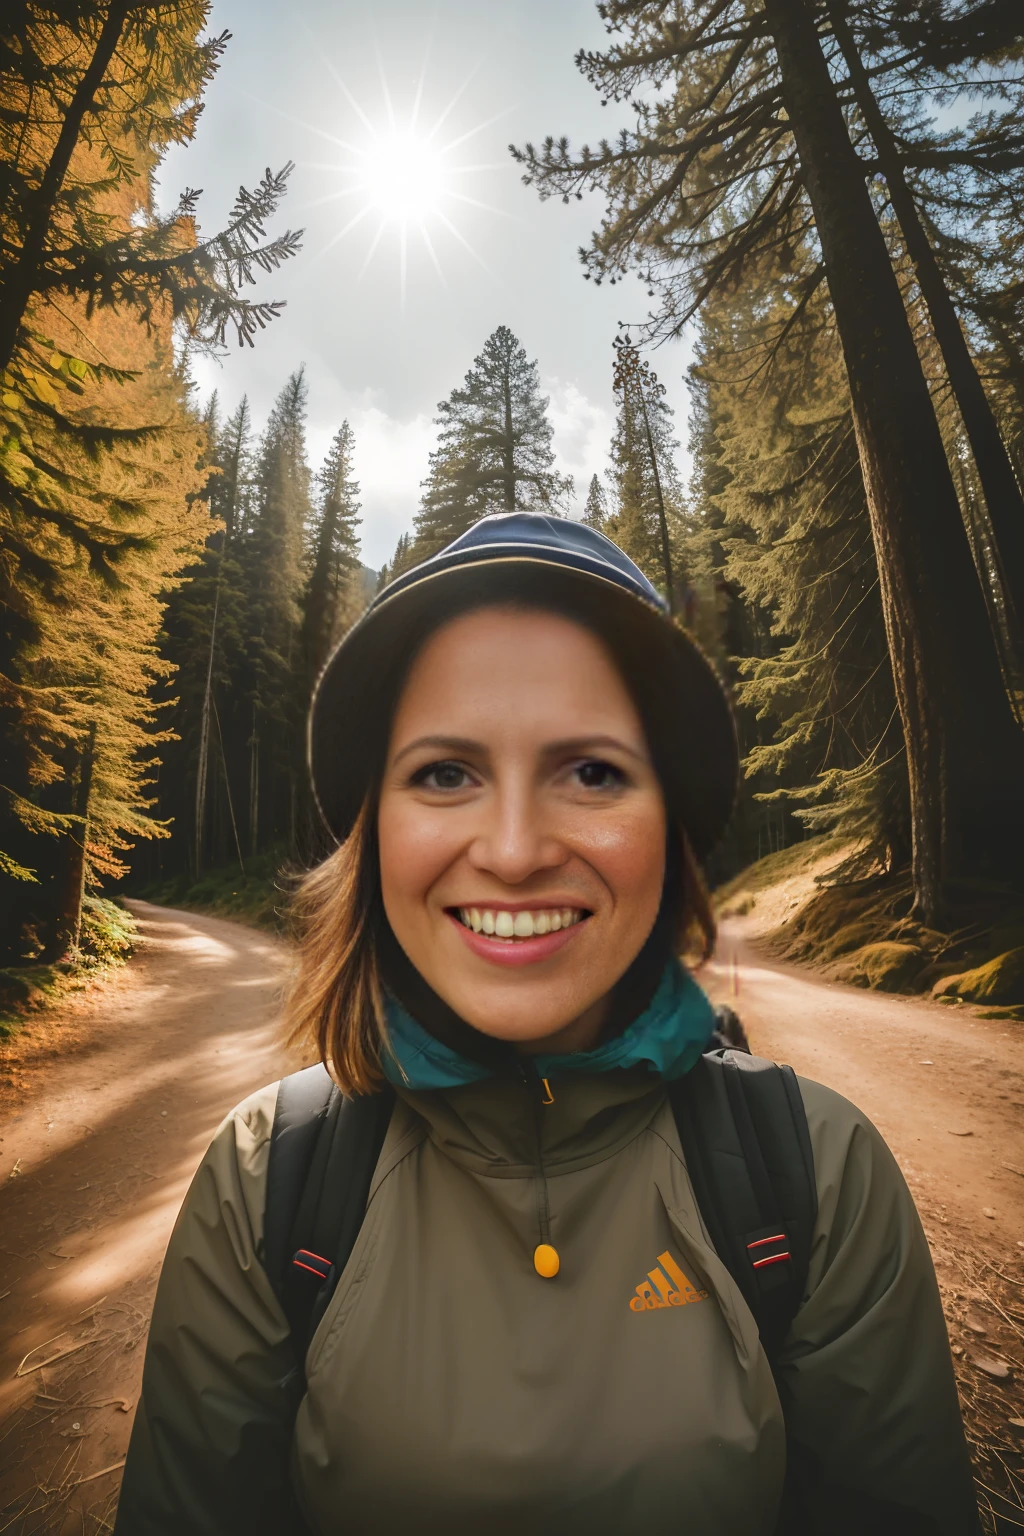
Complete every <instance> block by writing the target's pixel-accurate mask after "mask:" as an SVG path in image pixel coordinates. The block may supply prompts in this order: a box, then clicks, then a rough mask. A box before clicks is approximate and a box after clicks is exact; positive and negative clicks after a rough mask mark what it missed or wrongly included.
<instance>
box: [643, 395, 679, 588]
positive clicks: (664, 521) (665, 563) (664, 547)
mask: <svg viewBox="0 0 1024 1536" xmlns="http://www.w3.org/2000/svg"><path fill="white" fill-rule="evenodd" d="M637 393H638V394H639V396H640V409H641V411H642V412H643V418H644V432H645V434H646V436H647V452H648V453H649V454H650V456H651V470H652V472H653V475H654V494H655V497H656V499H657V502H658V528H659V530H660V533H661V565H662V570H663V571H664V577H665V596H666V597H667V598H668V611H669V613H675V611H676V590H675V581H674V579H673V576H672V550H671V548H670V546H669V541H668V518H667V517H666V516H665V497H664V496H663V495H662V490H661V471H660V470H659V468H658V455H657V453H656V452H655V451H654V438H653V436H652V434H651V423H650V421H649V419H648V416H647V401H646V400H645V399H644V386H643V380H642V379H640V378H638V379H637Z"/></svg>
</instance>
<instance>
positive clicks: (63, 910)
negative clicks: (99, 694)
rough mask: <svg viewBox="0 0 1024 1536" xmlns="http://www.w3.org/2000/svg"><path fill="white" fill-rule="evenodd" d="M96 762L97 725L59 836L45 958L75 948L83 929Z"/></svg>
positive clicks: (92, 731) (90, 737)
mask: <svg viewBox="0 0 1024 1536" xmlns="http://www.w3.org/2000/svg"><path fill="white" fill-rule="evenodd" d="M95 762H96V727H95V725H93V726H91V727H90V729H89V735H88V737H87V739H86V743H85V746H84V747H83V749H82V756H81V759H80V761H79V766H78V783H77V784H76V786H75V794H74V800H73V802H72V805H73V815H74V816H75V821H74V823H73V824H72V826H71V828H70V830H69V831H68V832H66V833H65V834H64V836H63V838H62V839H61V841H62V843H63V844H64V846H63V849H62V857H61V860H60V864H59V866H58V870H57V874H56V876H55V889H54V919H53V931H52V934H51V936H50V941H49V943H48V944H47V946H46V950H45V951H44V953H43V955H42V959H44V960H60V959H61V958H62V957H63V956H64V955H66V954H67V952H68V950H69V949H74V948H75V947H76V946H77V944H78V940H79V935H80V934H81V931H82V898H83V897H84V895H85V847H86V842H87V839H88V835H89V795H90V793H91V791H92V774H93V767H94V765H95Z"/></svg>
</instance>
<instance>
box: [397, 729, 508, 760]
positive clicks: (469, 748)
mask: <svg viewBox="0 0 1024 1536" xmlns="http://www.w3.org/2000/svg"><path fill="white" fill-rule="evenodd" d="M424 747H430V748H431V750H432V751H436V752H455V753H462V754H464V755H466V756H467V757H468V756H471V755H475V754H479V753H482V752H486V750H487V749H486V747H485V746H484V745H483V743H482V742H479V741H471V740H470V738H469V737H468V736H417V738H416V740H415V741H410V742H409V743H408V745H407V746H404V747H403V748H402V750H401V752H396V753H395V755H394V757H393V758H392V759H391V761H392V763H393V764H397V763H400V762H401V761H402V758H403V757H408V756H409V753H410V752H422V751H423V749H424Z"/></svg>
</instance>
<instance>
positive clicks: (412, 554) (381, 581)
mask: <svg viewBox="0 0 1024 1536" xmlns="http://www.w3.org/2000/svg"><path fill="white" fill-rule="evenodd" d="M421 558H423V559H426V556H425V555H424V556H422V557H421V556H420V555H419V554H418V553H417V550H416V547H415V546H414V544H413V541H412V534H410V533H402V534H399V537H398V543H397V544H396V545H395V552H394V554H393V555H392V556H391V559H390V561H388V562H387V564H385V565H382V566H381V569H380V574H379V575H378V577H377V591H378V592H383V590H384V588H385V587H386V586H387V585H388V584H389V583H390V582H392V581H396V580H397V579H398V577H399V576H401V575H402V574H403V573H404V572H405V571H408V570H411V569H412V567H413V566H414V565H416V564H417V563H418V561H419V560H420V559H421Z"/></svg>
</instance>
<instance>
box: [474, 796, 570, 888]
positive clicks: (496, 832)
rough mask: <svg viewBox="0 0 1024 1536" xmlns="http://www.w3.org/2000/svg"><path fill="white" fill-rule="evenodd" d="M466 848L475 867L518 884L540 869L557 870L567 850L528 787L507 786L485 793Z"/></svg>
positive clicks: (502, 879) (509, 883) (510, 882)
mask: <svg viewBox="0 0 1024 1536" xmlns="http://www.w3.org/2000/svg"><path fill="white" fill-rule="evenodd" d="M480 811H481V821H480V825H479V827H478V829H477V832H476V836H475V837H474V838H473V840H472V843H471V844H470V847H469V861H470V863H471V864H472V865H473V867H474V869H479V870H483V871H486V872H487V873H488V874H492V875H494V876H495V877H496V878H497V879H498V880H501V881H503V882H504V883H505V884H506V885H520V884H522V882H523V881H524V880H528V879H529V878H530V876H531V875H533V874H536V873H537V871H538V870H542V869H557V867H558V866H559V864H562V863H564V861H565V859H566V857H567V850H566V848H565V845H564V843H563V842H562V841H561V840H560V839H559V837H558V835H557V832H556V831H555V829H553V828H552V827H551V826H550V825H549V824H548V818H546V817H545V816H544V814H543V811H542V808H541V806H540V805H538V803H537V799H536V797H535V796H534V795H532V794H531V793H530V792H529V790H528V789H525V788H517V787H509V788H506V789H503V790H499V791H498V792H497V793H495V794H494V795H491V796H488V797H487V800H486V801H485V802H484V804H483V805H481V807H480Z"/></svg>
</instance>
